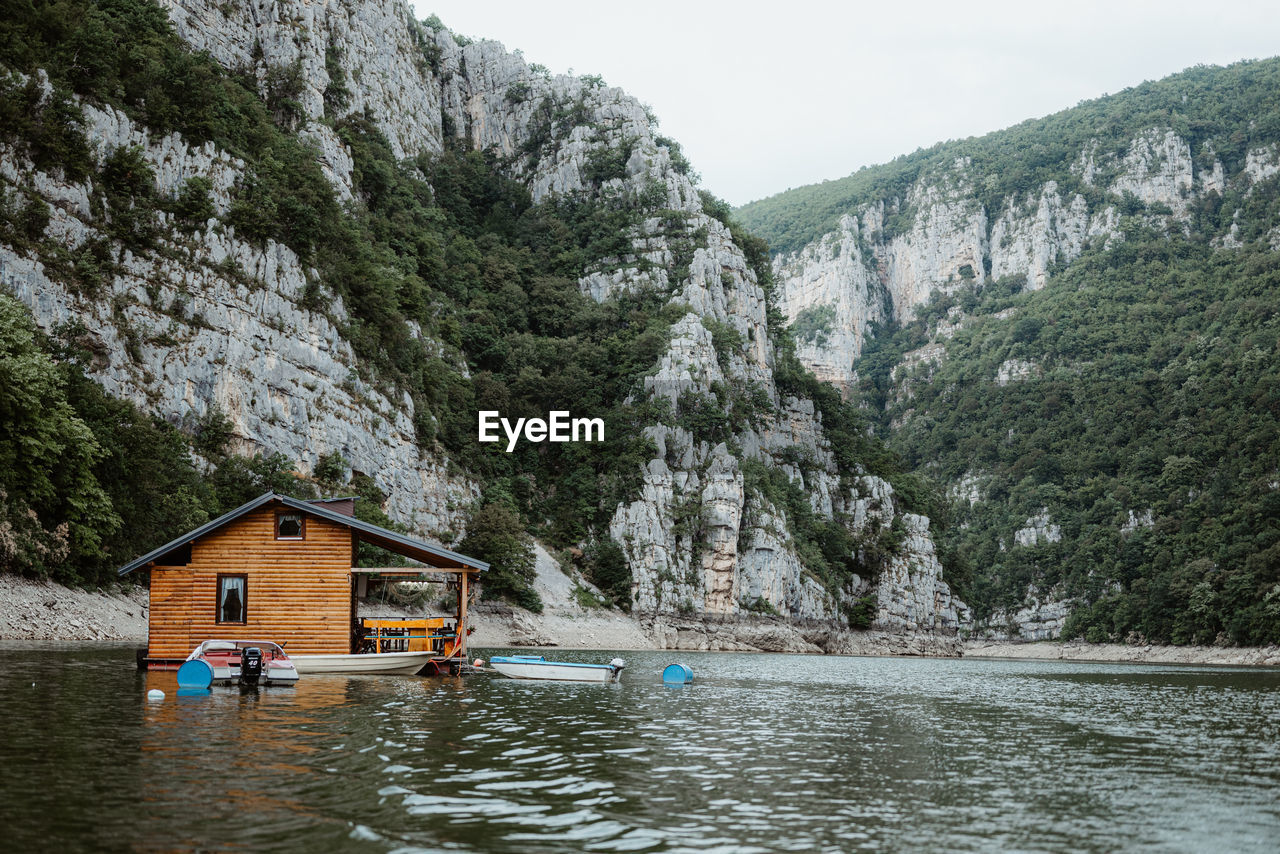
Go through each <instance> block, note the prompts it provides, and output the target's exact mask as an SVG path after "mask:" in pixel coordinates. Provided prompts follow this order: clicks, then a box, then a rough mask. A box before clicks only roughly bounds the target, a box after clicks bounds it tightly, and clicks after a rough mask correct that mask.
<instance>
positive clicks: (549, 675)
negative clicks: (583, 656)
mask: <svg viewBox="0 0 1280 854" xmlns="http://www.w3.org/2000/svg"><path fill="white" fill-rule="evenodd" d="M489 664H490V665H491V666H492V667H493V669H494V670H496V671H498V672H499V673H501V674H502V675H503V676H510V677H511V678H512V679H555V680H559V681H565V682H617V681H618V675H619V674H621V673H622V668H624V667H626V666H627V663H626V662H625V661H623V660H622V659H621V658H615V659H614V660H613V661H610V662H609V663H608V664H578V663H577V662H573V661H547V660H546V659H544V658H543V657H542V656H540V655H495V656H494V657H493V658H491V659H489Z"/></svg>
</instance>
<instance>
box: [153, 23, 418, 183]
mask: <svg viewBox="0 0 1280 854" xmlns="http://www.w3.org/2000/svg"><path fill="white" fill-rule="evenodd" d="M160 5H161V6H162V7H164V8H165V10H166V11H167V12H168V13H169V20H170V21H172V22H173V27H174V30H175V31H176V32H177V33H178V35H179V36H181V37H182V38H183V39H184V40H185V41H186V42H187V43H188V44H190V45H191V46H192V47H193V48H195V49H196V50H203V51H208V53H209V55H210V56H212V57H213V58H214V59H215V60H217V61H218V63H219V64H220V65H222V66H224V67H226V68H231V69H245V70H249V71H252V72H253V73H254V74H255V75H256V76H257V78H258V82H259V89H260V90H261V91H262V92H263V93H264V94H266V93H268V92H270V91H271V90H272V88H273V87H277V88H278V87H281V86H283V85H284V84H283V83H282V82H280V81H281V80H282V79H283V78H292V79H296V81H297V83H298V84H299V85H298V87H297V91H296V92H290V94H291V95H293V98H292V100H294V101H296V102H297V103H298V104H299V105H300V106H301V108H302V111H303V114H304V115H305V116H306V118H307V119H309V120H312V121H317V120H319V119H323V118H329V119H338V118H341V117H342V116H345V115H349V114H352V113H354V114H356V115H363V114H364V113H366V112H367V113H369V114H370V115H372V116H373V117H374V121H376V122H377V124H378V126H379V128H381V130H382V132H383V133H384V134H385V135H386V137H387V140H388V142H390V143H391V148H392V150H393V151H394V152H395V153H396V155H397V156H398V157H411V156H413V155H415V154H418V153H419V152H422V151H439V150H440V148H441V142H442V137H441V133H440V87H439V86H438V85H435V80H434V75H433V73H432V68H431V62H432V56H433V50H432V48H431V43H430V42H429V41H427V39H426V37H425V36H424V34H423V33H422V29H421V27H419V26H418V25H417V24H416V23H415V22H414V21H413V14H412V12H411V11H410V9H409V7H408V6H407V5H406V4H405V3H403V2H402V0H271V2H266V0H225V2H223V0H219V2H214V0H160ZM330 71H334V72H337V73H336V74H334V75H333V76H331V75H330ZM335 78H337V79H335ZM331 87H341V88H344V89H345V90H346V92H347V96H346V98H345V99H344V100H343V102H342V103H341V105H338V104H337V103H335V99H334V98H333V97H332V95H331V97H330V98H329V100H328V103H326V99H325V93H326V91H330V92H332V91H333V90H332V89H331ZM347 175H348V181H349V180H350V178H349V176H350V170H349V169H348V172H347Z"/></svg>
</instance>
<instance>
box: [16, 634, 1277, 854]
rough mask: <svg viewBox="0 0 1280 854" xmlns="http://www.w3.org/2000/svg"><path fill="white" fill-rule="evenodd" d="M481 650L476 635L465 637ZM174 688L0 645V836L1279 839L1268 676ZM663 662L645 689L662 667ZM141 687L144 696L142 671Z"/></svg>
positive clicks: (1125, 674)
mask: <svg viewBox="0 0 1280 854" xmlns="http://www.w3.org/2000/svg"><path fill="white" fill-rule="evenodd" d="M479 652H480V654H484V655H487V654H488V653H489V652H490V651H489V650H481V651H479ZM618 654H620V655H622V656H623V657H624V658H626V659H627V661H628V668H627V670H626V671H625V672H624V674H623V677H622V678H623V681H622V683H621V684H619V685H577V684H570V683H535V682H518V681H514V680H508V679H503V678H500V677H489V676H472V677H468V678H466V679H465V680H462V679H426V678H421V679H420V678H413V677H339V676H330V677H320V676H304V677H303V678H302V680H301V681H300V683H299V685H298V686H297V687H296V688H293V689H262V690H261V691H258V692H254V693H245V694H242V693H241V692H240V691H238V690H235V689H216V690H214V691H213V692H212V693H211V694H207V695H201V696H178V695H177V692H176V686H175V683H174V675H173V674H172V673H149V674H140V673H138V672H137V671H136V670H134V667H133V650H132V649H131V648H129V647H125V646H101V645H97V646H75V645H67V646H40V647H32V646H18V645H12V644H10V645H7V646H0V719H2V721H0V726H2V727H3V738H2V740H0V761H2V766H3V772H2V773H0V840H5V841H6V844H5V845H4V846H3V847H4V849H5V850H9V851H27V850H29V851H36V850H42V851H48V850H59V849H65V850H142V851H150V850H182V849H200V850H208V849H239V850H251V851H260V850H306V851H438V850H459V849H460V850H464V851H512V852H536V851H581V850H586V851H682V850H685V851H735V852H745V851H850V850H856V849H859V848H873V849H878V850H885V849H888V850H912V851H915V850H991V849H1005V850H1008V849H1016V850H1036V851H1040V850H1054V851H1076V850H1093V851H1114V850H1122V849H1123V850H1144V849H1145V850H1153V851H1167V850H1185V851H1210V850H1214V851H1218V850H1232V851H1251V850H1256V851H1267V852H1270V851H1275V850H1280V805H1278V802H1280V672H1278V671H1275V670H1245V669H1222V668H1202V667H1167V666H1132V665H1103V664H1072V663H1064V662H1035V661H980V660H972V659H970V660H939V659H901V658H841V657H812V656H786V655H745V654H723V653H715V654H697V653H670V652H640V653H636V652H628V653H614V652H564V653H559V654H558V657H561V658H563V659H565V660H575V661H600V662H603V661H608V660H609V659H610V658H613V657H614V656H615V655H618ZM673 661H683V662H685V663H687V664H689V665H690V666H691V667H692V669H693V671H694V675H695V680H696V681H695V682H694V683H693V684H692V685H687V686H683V687H678V688H676V687H664V686H663V685H662V683H661V681H660V672H661V669H662V667H663V665H665V664H668V663H671V662H673ZM150 688H160V689H161V690H163V691H165V693H166V698H165V699H164V700H163V701H161V702H148V701H147V699H146V693H147V690H148V689H150Z"/></svg>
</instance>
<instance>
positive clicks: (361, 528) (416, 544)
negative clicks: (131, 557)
mask: <svg viewBox="0 0 1280 854" xmlns="http://www.w3.org/2000/svg"><path fill="white" fill-rule="evenodd" d="M272 502H276V503H278V504H280V505H282V506H284V507H288V508H290V509H293V510H300V511H302V512H303V513H306V514H307V515H309V516H314V517H316V518H317V519H324V520H326V521H329V522H334V523H336V524H339V525H344V526H346V527H348V528H351V529H352V530H354V531H355V532H356V535H357V536H358V537H359V538H360V539H361V540H363V541H365V542H366V543H371V544H373V545H375V546H381V547H382V548H384V549H386V550H387V551H391V552H395V553H396V554H398V555H403V556H404V557H407V558H411V559H413V560H416V561H420V562H422V563H425V564H427V565H428V566H434V567H437V568H439V569H458V570H465V569H473V570H477V571H483V570H486V569H488V568H489V564H487V563H485V562H484V561H482V560H476V559H475V558H473V557H467V556H466V555H464V554H458V553H457V552H454V551H450V550H449V549H446V548H444V547H442V546H433V545H431V544H430V543H424V542H422V541H421V540H415V539H413V538H412V537H406V536H405V535H404V534H397V533H396V532H395V531H388V530H387V529H386V528H379V527H378V526H377V525H370V524H369V523H368V522H361V521H360V520H359V519H357V518H355V517H354V516H346V515H343V514H342V513H335V512H334V511H332V510H330V509H328V508H327V507H325V506H324V505H323V504H313V503H311V502H309V501H300V500H299V499H297V498H290V497H289V496H287V495H276V494H275V493H274V492H268V493H266V494H264V495H259V496H258V497H257V498H255V499H253V500H252V501H250V502H248V503H247V504H242V505H240V506H239V507H237V508H236V509H235V510H232V511H231V512H229V513H223V514H222V515H221V516H219V517H218V518H217V519H214V520H213V521H211V522H206V523H205V524H203V525H201V526H200V527H199V528H196V529H195V530H194V531H190V532H188V533H186V534H183V535H182V536H181V537H178V538H177V539H176V540H173V541H172V542H169V543H165V544H164V545H163V546H160V547H159V548H158V549H154V550H152V551H149V552H147V553H146V554H144V555H143V556H142V557H140V558H138V559H137V560H135V561H133V562H132V563H127V564H125V565H124V566H122V567H120V570H119V574H120V575H128V574H129V573H130V572H133V571H134V570H135V569H138V568H139V567H143V566H146V565H147V564H149V563H151V562H152V561H154V560H156V559H157V558H159V557H163V556H164V555H166V554H168V553H169V552H172V551H176V550H178V549H181V548H184V547H186V546H188V545H190V544H191V543H194V542H195V541H196V540H198V539H200V538H201V537H203V536H205V535H206V534H210V533H212V532H214V531H216V530H218V529H219V528H221V527H222V526H223V525H226V524H227V523H228V522H232V521H234V520H236V519H239V518H240V517H241V516H243V515H245V514H246V513H249V512H251V511H253V510H257V509H258V508H259V507H264V506H266V505H268V504H271V503H272Z"/></svg>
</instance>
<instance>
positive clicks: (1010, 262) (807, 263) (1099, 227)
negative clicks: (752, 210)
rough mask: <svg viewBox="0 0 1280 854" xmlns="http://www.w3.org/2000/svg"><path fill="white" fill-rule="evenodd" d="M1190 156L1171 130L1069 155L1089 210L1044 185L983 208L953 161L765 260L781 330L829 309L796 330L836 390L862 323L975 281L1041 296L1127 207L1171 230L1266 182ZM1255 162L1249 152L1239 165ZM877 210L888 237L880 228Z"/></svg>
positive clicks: (851, 373)
mask: <svg viewBox="0 0 1280 854" xmlns="http://www.w3.org/2000/svg"><path fill="white" fill-rule="evenodd" d="M1201 155H1202V156H1201V157H1200V158H1199V159H1198V160H1197V159H1195V158H1193V157H1192V153H1191V148H1190V144H1189V143H1188V142H1187V141H1186V140H1185V139H1183V138H1181V137H1179V136H1178V135H1177V134H1176V133H1174V132H1173V131H1172V130H1170V129H1168V128H1160V127H1153V128H1149V129H1147V130H1145V131H1143V132H1141V133H1139V134H1138V135H1136V136H1135V137H1133V138H1132V139H1131V140H1130V142H1129V144H1128V146H1127V149H1126V150H1125V152H1124V153H1123V154H1117V153H1114V152H1102V151H1099V149H1098V146H1097V144H1096V143H1094V144H1091V145H1087V146H1085V147H1084V148H1083V149H1081V150H1080V151H1079V152H1077V156H1076V158H1075V162H1074V163H1073V164H1071V171H1072V173H1073V174H1074V175H1076V176H1077V177H1078V178H1079V182H1080V185H1081V190H1083V191H1086V192H1089V191H1092V192H1090V198H1091V199H1092V202H1090V201H1087V200H1086V197H1085V194H1084V192H1081V191H1074V192H1064V191H1063V190H1062V188H1061V187H1060V186H1059V184H1058V182H1057V181H1048V182H1046V183H1044V184H1043V185H1041V186H1040V187H1039V188H1037V189H1035V190H1032V191H1030V192H1027V193H1025V194H1020V195H1017V196H1011V197H1009V198H1006V199H1004V200H1003V201H1002V203H1001V207H999V208H998V209H996V210H987V209H986V208H985V207H984V206H983V203H982V201H981V199H980V193H979V188H980V187H981V186H982V185H983V183H984V181H985V180H986V179H987V177H988V176H987V175H985V174H983V173H981V172H980V171H979V170H977V169H975V168H974V167H973V165H972V163H971V162H969V160H968V159H966V158H958V159H956V160H955V161H954V162H953V163H951V164H950V165H949V166H948V167H947V168H945V169H941V170H937V171H933V172H930V173H928V174H925V175H922V176H921V177H920V178H918V179H917V180H916V181H915V182H914V183H912V184H911V186H910V188H909V189H908V190H907V192H906V194H905V195H904V196H903V197H901V198H899V197H893V198H890V199H888V200H887V201H877V202H872V203H867V204H863V205H861V206H859V207H858V208H857V209H856V210H854V211H851V212H849V213H848V214H846V215H845V216H844V217H842V218H841V220H840V224H839V227H838V228H837V230H835V231H833V232H830V233H828V234H826V235H824V236H823V237H821V238H820V239H818V240H816V241H814V242H813V243H810V244H809V245H807V246H805V247H803V248H802V249H799V250H797V251H793V252H786V253H782V254H780V255H778V256H777V257H776V258H775V259H774V273H775V276H776V277H777V281H778V284H779V290H780V291H781V300H780V302H781V304H782V305H783V306H784V308H785V311H786V314H787V318H788V321H790V322H791V323H795V322H796V321H797V319H801V320H803V318H804V317H805V314H806V312H808V313H809V315H810V316H812V315H813V313H814V311H815V310H821V309H823V308H824V307H828V306H829V307H830V308H831V309H833V311H832V312H830V313H829V318H830V319H829V322H828V323H827V324H826V328H825V329H823V330H822V331H821V333H820V334H816V335H815V334H814V333H813V332H811V331H809V330H807V329H802V330H799V331H798V336H797V337H798V339H799V341H798V343H799V344H800V345H801V348H800V354H801V355H802V357H803V358H804V359H805V361H806V363H807V364H808V365H810V366H811V367H812V368H813V370H814V372H815V373H816V374H817V375H818V376H820V377H822V378H823V379H826V380H828V381H829V382H832V383H835V384H836V385H838V386H841V387H845V388H847V387H848V386H849V385H850V384H851V383H852V382H853V381H854V378H855V373H856V372H855V369H854V362H855V361H856V360H857V358H858V356H859V355H860V353H861V352H862V345H863V341H864V339H865V337H866V331H867V325H868V324H870V323H875V322H883V321H887V320H897V321H907V320H910V319H911V318H912V317H914V316H915V312H916V310H917V309H918V308H919V307H920V306H922V305H924V304H926V303H928V302H929V301H930V300H931V299H933V298H934V297H935V296H936V295H938V294H947V293H953V292H955V291H956V290H957V289H958V288H961V287H965V286H968V285H970V284H981V283H982V282H983V281H994V280H1000V279H1005V278H1008V277H1014V278H1017V279H1018V280H1020V282H1021V283H1022V286H1023V288H1024V289H1027V290H1037V289H1039V288H1043V287H1045V285H1046V284H1047V283H1048V281H1049V277H1050V275H1051V271H1052V270H1053V268H1054V267H1055V266H1057V265H1062V264H1068V263H1070V262H1071V261H1073V260H1075V259H1076V258H1078V257H1080V254H1081V253H1082V252H1083V251H1084V248H1085V247H1086V246H1087V245H1090V243H1091V242H1093V243H1094V244H1095V245H1106V244H1110V243H1114V242H1115V241H1118V240H1123V239H1124V232H1123V229H1122V228H1121V225H1120V219H1121V212H1122V210H1123V209H1125V205H1126V202H1125V200H1126V199H1128V198H1133V199H1136V200H1137V201H1139V202H1141V208H1142V210H1141V216H1142V217H1143V218H1144V219H1145V221H1147V222H1150V223H1154V224H1156V225H1157V226H1158V227H1160V228H1164V229H1166V230H1174V231H1181V230H1184V229H1185V228H1186V227H1187V224H1188V223H1189V221H1190V219H1191V211H1192V208H1193V206H1194V205H1196V204H1197V202H1199V201H1200V200H1201V199H1203V198H1204V197H1205V195H1206V194H1209V193H1216V194H1218V196H1221V195H1223V194H1224V193H1225V192H1227V191H1228V190H1235V191H1239V192H1246V191H1247V189H1248V187H1249V186H1251V185H1252V184H1253V183H1255V182H1256V181H1258V180H1260V178H1262V177H1263V176H1264V175H1265V170H1264V168H1263V167H1261V166H1253V167H1250V166H1248V165H1246V166H1245V168H1243V169H1241V170H1240V171H1238V172H1237V173H1236V174H1234V175H1227V174H1226V172H1225V170H1224V167H1223V163H1222V161H1221V160H1219V159H1217V158H1216V157H1215V156H1214V154H1213V151H1212V149H1211V148H1207V149H1206V150H1205V151H1203V152H1201ZM1264 158H1265V152H1264V151H1262V150H1259V151H1258V152H1254V153H1251V154H1250V159H1249V161H1248V163H1255V162H1257V163H1261V162H1262V161H1263V159H1264ZM1206 162H1207V164H1208V165H1197V164H1198V163H1199V164H1204V163H1206ZM886 210H888V211H889V213H890V215H891V216H895V217H896V218H897V220H898V223H897V224H896V227H897V228H898V229H899V233H891V232H890V231H889V230H887V229H886V225H885V222H886ZM904 217H905V218H906V220H907V223H908V224H907V226H906V227H905V228H903V227H902V225H901V220H902V219H903V218H904Z"/></svg>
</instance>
